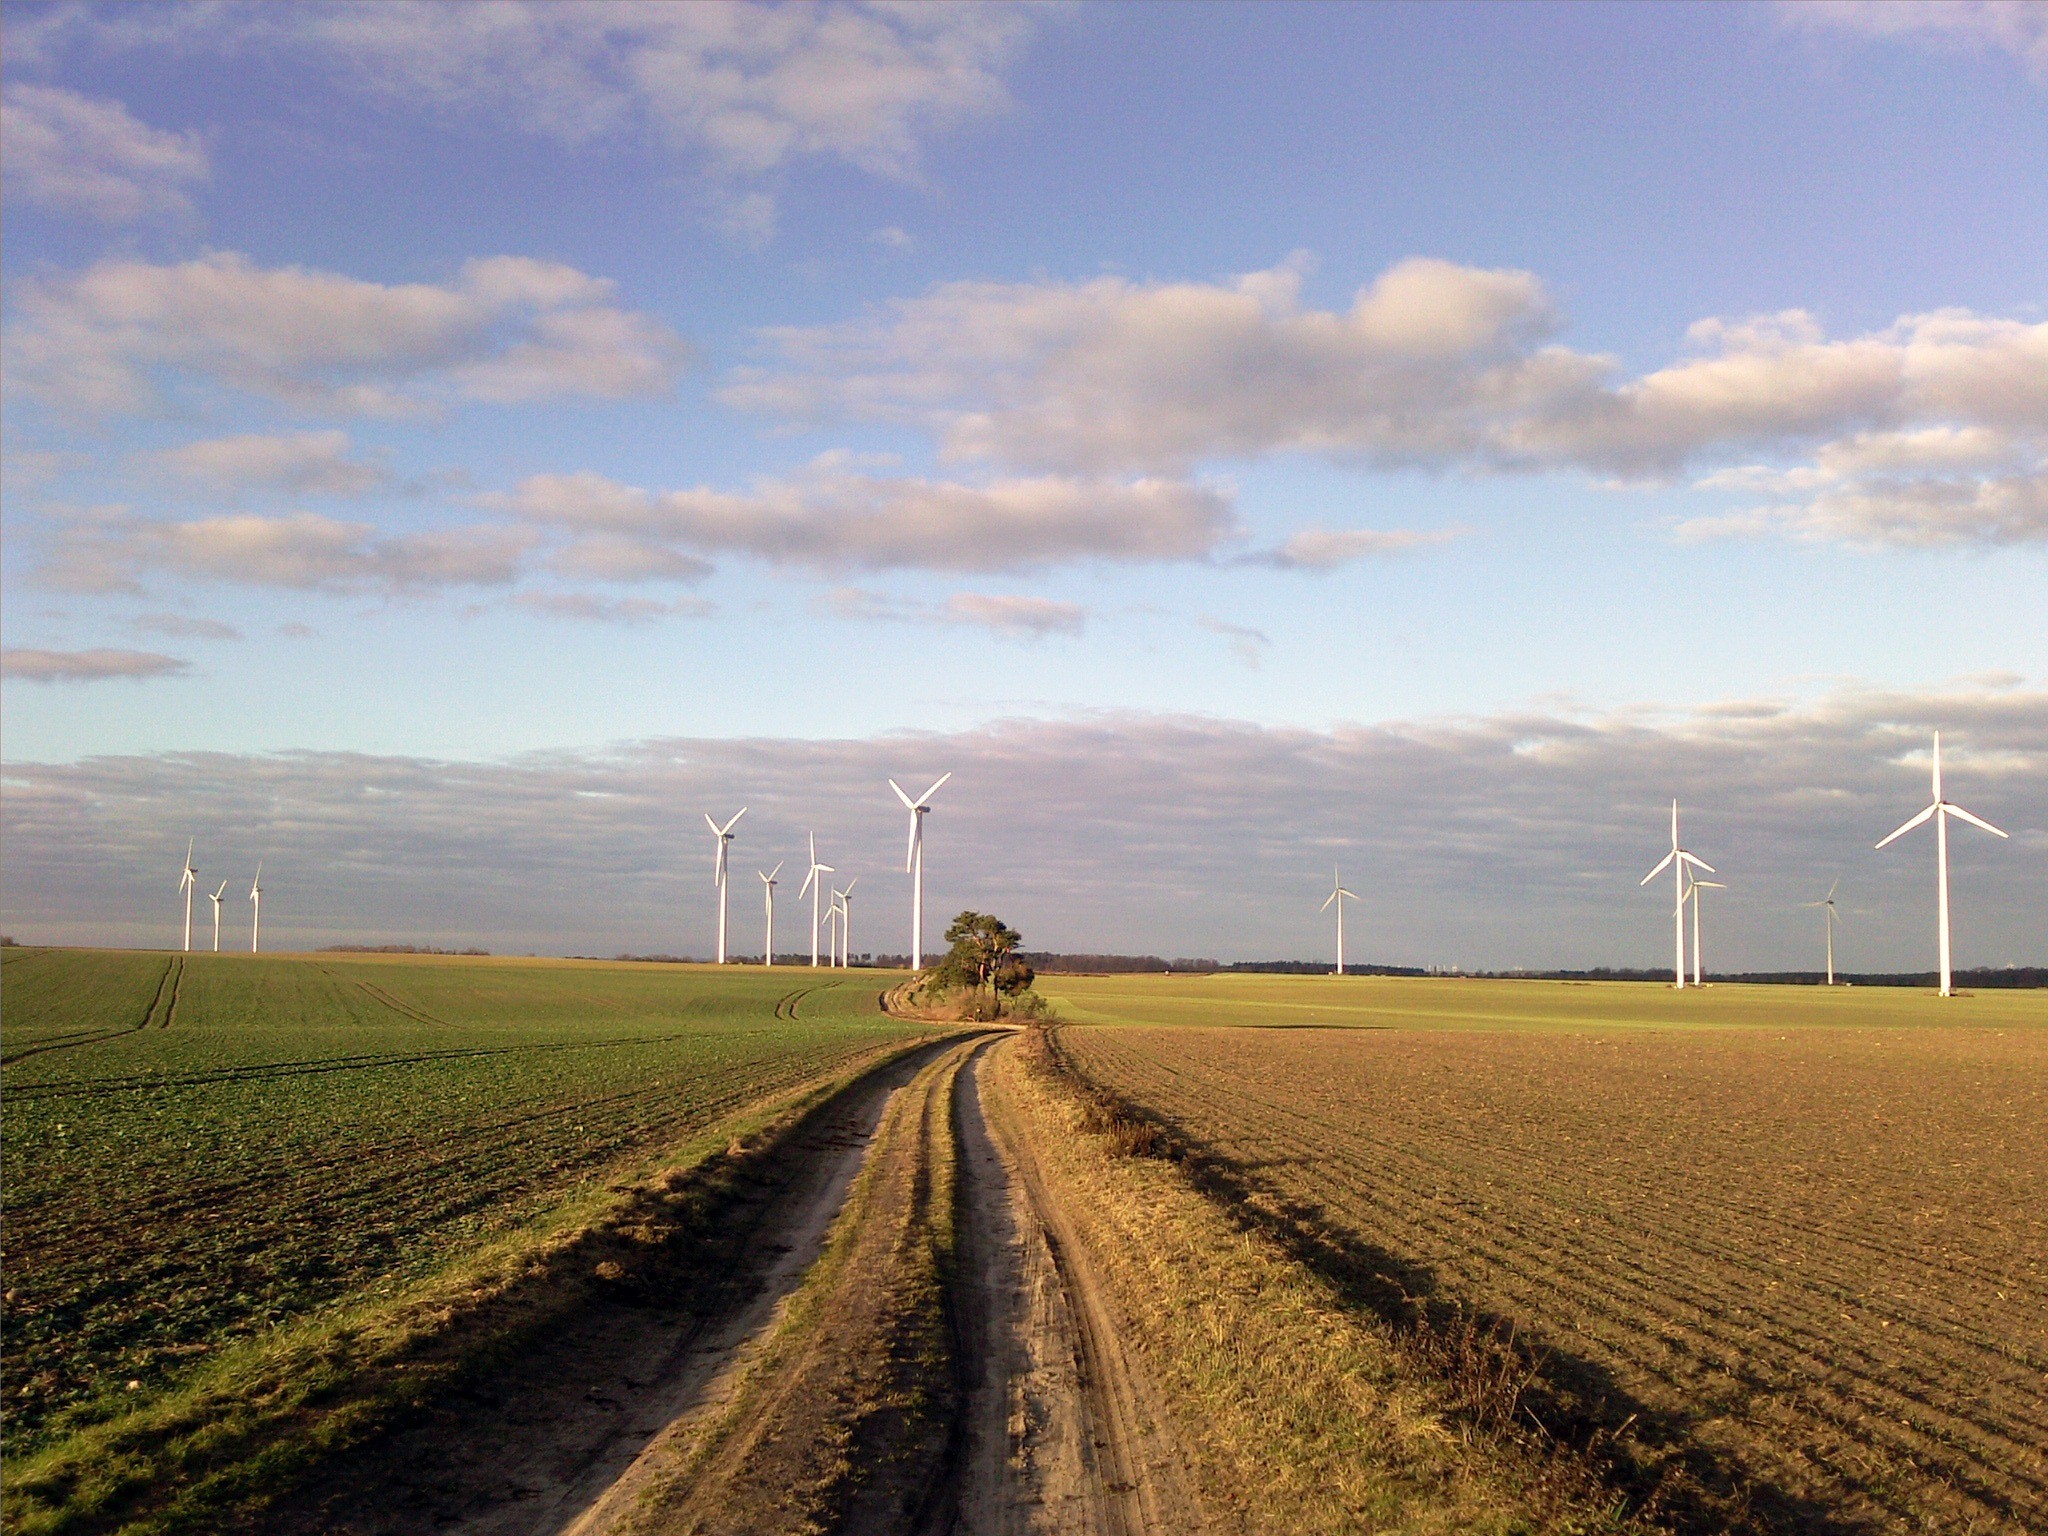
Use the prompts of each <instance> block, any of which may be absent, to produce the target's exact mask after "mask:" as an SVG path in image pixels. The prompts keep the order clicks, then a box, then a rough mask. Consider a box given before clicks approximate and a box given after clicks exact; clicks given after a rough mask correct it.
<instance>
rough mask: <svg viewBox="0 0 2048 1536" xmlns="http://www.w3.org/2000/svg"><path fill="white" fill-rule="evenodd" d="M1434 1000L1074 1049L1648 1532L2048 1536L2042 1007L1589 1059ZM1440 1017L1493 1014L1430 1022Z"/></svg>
mask: <svg viewBox="0 0 2048 1536" xmlns="http://www.w3.org/2000/svg"><path fill="white" fill-rule="evenodd" d="M1115 985H1116V986H1117V987H1119V988H1122V989H1124V993H1125V995H1127V996H1128V995H1131V994H1130V992H1129V989H1128V984H1126V983H1123V982H1121V981H1119V982H1117V983H1116V984H1115ZM1322 985H1323V986H1324V988H1325V989H1326V990H1325V993H1324V996H1325V997H1328V998H1331V999H1332V1000H1333V1001H1339V1002H1344V1003H1346V1004H1348V1006H1350V1007H1351V1008H1353V1009H1356V1010H1364V1009H1370V1008H1372V1007H1374V1006H1375V1005H1374V1004H1371V1003H1365V1002H1362V1001H1356V1002H1354V1001H1352V1000H1357V999H1362V998H1364V997H1367V996H1369V995H1370V993H1371V984H1365V983H1332V982H1330V981H1328V980H1323V982H1322ZM1430 985H1431V984H1427V983H1424V984H1402V985H1400V986H1397V987H1396V988H1394V989H1392V990H1389V991H1385V992H1382V993H1381V994H1380V996H1379V1000H1378V1006H1380V1007H1383V1008H1384V1010H1385V1012H1386V1013H1387V1015H1389V1016H1390V1022H1396V1021H1401V1020H1403V1019H1405V1027H1391V1028H1379V1029H1373V1028H1355V1027H1352V1028H1347V1027H1331V1028H1299V1027H1297V1028H1291V1029H1272V1028H1216V1027H1206V1026H1205V1027H1193V1026H1189V1027H1138V1026H1132V1027H1121V1028H1077V1027H1076V1028H1064V1029H1061V1030H1059V1031H1057V1033H1056V1036H1055V1039H1056V1046H1055V1055H1056V1056H1057V1058H1059V1059H1060V1060H1061V1061H1062V1062H1063V1063H1064V1064H1065V1065H1066V1066H1067V1067H1068V1068H1069V1069H1070V1070H1071V1071H1072V1072H1073V1073H1074V1074H1075V1075H1076V1077H1077V1078H1078V1079H1080V1080H1081V1081H1082V1082H1084V1083H1085V1084H1086V1085H1089V1086H1090V1087H1091V1088H1092V1089H1094V1090H1099V1092H1100V1093H1101V1094H1102V1096H1103V1100H1104V1102H1106V1103H1109V1104H1112V1105H1114V1106H1116V1113H1118V1114H1121V1115H1126V1116H1128V1120H1129V1125H1130V1126H1132V1127H1135V1128H1136V1130H1134V1131H1131V1132H1128V1134H1137V1135H1141V1136H1144V1137H1148V1138H1149V1137H1154V1136H1156V1137H1157V1139H1158V1144H1159V1146H1160V1148H1162V1149H1163V1150H1165V1151H1166V1152H1167V1153H1168V1154H1169V1155H1171V1156H1172V1157H1174V1158H1176V1159H1178V1160H1179V1163H1180V1165H1181V1166H1183V1167H1184V1168H1186V1169H1187V1170H1188V1172H1189V1175H1190V1177H1192V1178H1194V1179H1195V1180H1196V1181H1197V1182H1198V1183H1200V1184H1201V1185H1202V1187H1203V1188H1205V1189H1206V1190H1207V1192H1208V1193H1209V1194H1210V1195H1211V1196H1212V1198H1213V1199H1215V1200H1216V1201H1217V1202H1218V1204H1219V1206H1220V1207H1221V1208H1224V1209H1230V1210H1234V1211H1236V1212H1237V1213H1239V1215H1240V1216H1241V1218H1242V1219H1243V1220H1244V1221H1245V1222H1246V1223H1247V1224H1248V1227H1249V1228H1250V1229H1252V1230H1256V1231H1257V1232H1259V1233H1260V1234H1262V1235H1263V1236H1265V1237H1267V1238H1269V1239H1271V1240H1272V1241H1275V1242H1278V1243H1280V1244H1281V1245H1282V1246H1284V1247H1285V1248H1286V1249H1287V1250H1288V1251H1289V1252H1290V1253H1291V1254H1292V1255H1293V1256H1294V1257H1295V1258H1297V1259H1299V1260H1300V1261H1301V1262H1302V1263H1304V1264H1306V1265H1308V1266H1309V1267H1310V1268H1312V1269H1313V1270H1315V1271H1316V1272H1317V1273H1318V1274H1319V1275H1321V1276H1323V1277H1325V1278H1326V1279H1327V1280H1328V1282H1329V1283H1330V1284H1331V1286H1332V1287H1333V1288H1334V1289H1335V1291H1336V1293H1337V1294H1339V1295H1340V1296H1341V1297H1342V1298H1343V1301H1344V1304H1345V1305H1346V1306H1347V1307H1348V1308H1349V1309H1350V1311H1351V1312H1352V1313H1353V1314H1354V1315H1356V1316H1359V1317H1361V1318H1374V1319H1378V1320H1379V1321H1380V1322H1382V1323H1384V1324H1385V1325H1386V1326H1387V1327H1388V1328H1390V1329H1392V1330H1394V1332H1395V1335H1396V1336H1397V1337H1399V1338H1403V1339H1405V1341H1406V1342H1405V1345H1404V1348H1405V1350H1406V1351H1407V1353H1408V1354H1409V1355H1410V1356H1411V1357H1412V1358H1415V1359H1418V1360H1425V1361H1426V1360H1430V1359H1435V1360H1438V1361H1440V1362H1445V1363H1446V1364H1447V1365H1453V1364H1455V1359H1456V1357H1457V1355H1458V1354H1459V1352H1460V1349H1459V1347H1455V1346H1457V1345H1458V1340H1459V1339H1460V1338H1461V1337H1462V1338H1463V1339H1464V1340H1465V1341H1466V1344H1467V1346H1469V1347H1467V1348H1466V1350H1465V1352H1466V1353H1475V1352H1476V1357H1477V1358H1479V1359H1480V1360H1482V1361H1483V1360H1485V1359H1489V1358H1490V1359H1492V1360H1494V1361H1496V1362H1497V1363H1498V1369H1499V1370H1500V1371H1502V1372H1504V1373H1509V1374H1513V1373H1520V1375H1521V1378H1522V1379H1521V1385H1520V1387H1519V1390H1518V1391H1517V1392H1516V1393H1515V1395H1514V1402H1513V1415H1514V1419H1515V1422H1516V1424H1517V1425H1519V1426H1520V1427H1521V1428H1523V1429H1526V1430H1530V1431H1533V1432H1538V1433H1540V1435H1541V1436H1543V1437H1545V1438H1548V1439H1550V1440H1552V1441H1553V1442H1554V1443H1556V1444H1557V1445H1559V1446H1560V1447H1563V1448H1565V1449H1567V1450H1570V1451H1571V1452H1572V1453H1573V1454H1574V1455H1576V1456H1578V1457H1579V1458H1580V1459H1581V1460H1582V1461H1583V1462H1584V1463H1585V1464H1586V1465H1587V1466H1588V1467H1589V1468H1592V1469H1594V1470H1596V1471H1597V1473H1598V1475H1599V1476H1600V1477H1601V1478H1602V1479H1603V1480H1604V1481H1605V1482H1606V1483H1607V1485H1608V1486H1610V1487H1612V1488H1613V1489H1614V1490H1615V1491H1616V1492H1617V1493H1618V1494H1620V1495H1621V1496H1622V1497H1623V1498H1624V1500H1625V1501H1626V1506H1627V1507H1628V1508H1631V1509H1634V1510H1635V1511H1637V1512H1638V1513H1639V1514H1642V1515H1644V1516H1646V1517H1651V1518H1655V1519H1657V1520H1658V1521H1660V1522H1662V1523H1666V1524H1669V1525H1672V1526H1675V1527H1677V1528H1679V1529H1682V1530H1696V1531H1710V1530H1711V1531H1721V1530H1735V1531H1767V1532H1821V1533H1830V1532H1841V1533H1847V1532H1893V1531H1898V1532H1904V1531H1972V1532H1986V1533H1990V1532H2001V1533H2002V1532H2012V1533H2018V1532H2022V1531H2039V1530H2043V1529H2048V1028H2043V1027H2041V1026H2042V1025H2043V1024H2048V1017H2044V1016H2043V1010H2042V1007H2041V1003H2040V1001H2039V999H2038V997H2028V996H2022V997H2019V998H2016V999H2010V1000H2007V999H2000V1000H1998V1003H1997V1013H1996V1017H1995V1018H1994V1020H1993V1021H1992V1027H1973V1025H1972V1024H1970V1023H1969V1022H1957V1021H1959V1020H1961V1021H1967V1020H1970V1019H1971V1018H1972V1017H1974V1016H1975V1015H1973V1014H1972V1013H1970V1012H1967V1011H1962V1010H1964V1009H1967V1007H1968V1005H1970V1004H1972V1003H1974V1002H1975V1001H1977V1000H1976V999H1961V1000H1958V1001H1957V1007H1956V1008H1955V1009H1952V1010H1951V1011H1950V1012H1949V1013H1948V1014H1947V1015H1946V1017H1947V1019H1948V1020H1949V1022H1947V1023H1945V1024H1943V1025H1941V1026H1940V1027H1931V1028H1901V1027H1866V1028H1853V1027H1842V1026H1841V1024H1840V1023H1839V1022H1836V1023H1834V1024H1832V1025H1814V1024H1812V1023H1806V1024H1803V1025H1801V1026H1798V1027H1790V1028H1783V1029H1779V1028H1772V1027H1769V1025H1768V1024H1767V1023H1763V1022H1762V1021H1761V1020H1760V1019H1759V1011H1760V1010H1762V1009H1764V1008H1766V1006H1767V1004H1768V1001H1769V999H1765V1000H1762V1001H1761V1002H1760V1001H1759V999H1758V998H1756V997H1755V996H1752V997H1750V998H1749V999H1748V1000H1746V1001H1745V1000H1743V999H1741V998H1739V997H1735V996H1731V995H1730V994H1734V993H1736V992H1738V990H1741V989H1733V988H1726V989H1716V992H1715V993H1714V994H1712V995H1711V1001H1710V1006H1711V1007H1713V1008H1715V1009H1720V1010H1723V1011H1724V1012H1727V1013H1729V1014H1730V1015H1731V1019H1732V1018H1733V1017H1734V1016H1736V1015H1740V1016H1742V1017H1743V1018H1745V1019H1746V1020H1747V1021H1748V1023H1749V1024H1750V1026H1751V1027H1740V1028H1738V1027H1722V1028H1713V1029H1706V1030H1702V1029H1697V1028H1662V1029H1608V1030H1600V1031H1597V1032H1596V1031H1584V1030H1581V1031H1579V1032H1573V1031H1572V1030H1571V1029H1570V1028H1569V1026H1568V1024H1567V1023H1565V1022H1564V1021H1563V1020H1562V1019H1545V1020H1544V1021H1543V1027H1542V1028H1541V1029H1536V1030H1530V1029H1522V1030H1516V1029H1510V1028H1502V1027H1500V1022H1499V1020H1500V1017H1501V1015H1503V1014H1512V1012H1513V1009H1514V1006H1515V1005H1514V1003H1513V1002H1512V1000H1511V998H1510V996H1509V994H1506V993H1502V992H1500V991H1499V989H1496V991H1495V992H1494V993H1485V992H1482V991H1481V990H1480V989H1479V988H1477V987H1473V988H1471V989H1470V990H1466V991H1462V992H1461V991H1460V989H1459V984H1458V983H1437V984H1434V985H1435V987H1436V988H1437V992H1436V996H1435V997H1434V998H1429V997H1428V996H1427V994H1426V993H1425V992H1424V990H1423V989H1424V988H1426V987H1428V986H1430ZM1520 985H1523V986H1528V987H1534V986H1539V985H1540V984H1520ZM1333 988H1334V989H1337V990H1334V991H1333V990H1331V989H1333ZM1573 990H1574V991H1575V992H1577V993H1578V995H1581V996H1583V995H1587V994H1591V996H1592V997H1593V998H1596V999H1598V998H1601V997H1602V996H1603V993H1604V992H1605V989H1600V988H1590V989H1573ZM1771 990H1772V992H1773V993H1776V992H1777V991H1779V990H1780V989H1771ZM1783 990H1786V991H1802V992H1807V993H1811V992H1814V991H1816V990H1818V989H1783ZM1561 994H1562V995H1563V996H1564V997H1565V1000H1566V1002H1567V1004H1568V1003H1569V1001H1570V997H1571V993H1566V992H1564V989H1556V988H1552V989H1548V990H1547V991H1546V993H1545V994H1544V996H1543V998H1542V1001H1543V1003H1544V1004H1545V1005H1546V1006H1547V1005H1548V1004H1549V1003H1550V1002H1552V1001H1554V1000H1556V999H1557V998H1558V997H1559V996H1560V995H1561ZM1228 995H1229V994H1227V993H1225V994H1222V995H1221V997H1219V998H1218V1005H1219V1006H1221V1004H1222V1002H1223V1001H1224V999H1227V997H1228ZM1307 996H1308V997H1309V998H1310V999H1311V1000H1308V1001H1304V1000H1303V999H1304V994H1302V993H1300V992H1299V991H1295V992H1292V993H1286V992H1279V991H1277V989H1276V994H1275V1001H1277V1002H1278V1003H1280V1005H1281V1006H1285V1007H1287V1008H1289V1009H1299V1010H1301V1011H1303V1012H1308V1011H1310V1010H1316V1009H1317V1004H1316V1003H1315V1002H1314V1001H1313V1000H1312V998H1313V994H1308V995H1307ZM1419 998H1420V999H1423V1001H1421V1002H1418V1001H1417V999H1419ZM1504 999H1507V1000H1505V1001H1504ZM1158 1002H1159V1000H1158V999H1157V998H1153V999H1150V1000H1147V1001H1146V1002H1145V1006H1146V1007H1156V1006H1157V1005H1158ZM1796 1002H1797V1005H1798V1006H1799V1007H1804V1008H1816V1007H1818V1008H1823V1009H1829V1008H1832V1009H1837V1010H1839V1009H1841V1008H1842V1007H1844V1006H1846V1005H1844V1004H1843V1003H1842V1002H1841V1001H1840V1000H1838V999H1820V1000H1817V1001H1816V1000H1813V999H1809V998H1799V999H1797V1000H1796ZM1608 1006H1623V1000H1622V999H1618V998H1617V999H1615V1000H1614V1001H1613V1002H1611V1003H1610V1004H1608ZM1626 1006H1628V1007H1632V1008H1636V1009H1637V1010H1638V1011H1639V1012H1643V1013H1649V1012H1651V1011H1652V1005H1651V1004H1650V1003H1649V1002H1647V1001H1644V1000H1641V999H1639V1000H1638V1001H1637V1002H1636V1003H1632V1004H1626ZM1867 1006H1868V1007H1869V1008H1871V1009H1881V1008H1884V1007H1887V1006H1889V1005H1888V1004H1886V1003H1884V1002H1882V1001H1878V1000H1869V1001H1868V1002H1867ZM1923 1006H1924V1005H1923V1002H1922V1000H1919V999H1906V1000H1902V1001H1901V1002H1900V1003H1899V1004H1898V1007H1899V1008H1900V1009H1902V1010H1906V1009H1915V1010H1917V1009H1920V1008H1922V1007H1923ZM1432 1008H1437V1009H1441V1010H1443V1012H1444V1013H1449V1012H1452V1011H1456V1012H1459V1013H1462V1014H1464V1015H1466V1017H1464V1018H1460V1019H1459V1020H1458V1021H1457V1023H1456V1025H1455V1026H1454V1027H1451V1028H1441V1027H1439V1028H1417V1027H1414V1025H1415V1023H1416V1021H1417V1016H1418V1015H1419V1014H1424V1015H1426V1014H1427V1013H1428V1011H1429V1010H1430V1009H1432ZM1159 1011H1161V1012H1165V1011H1166V1010H1165V1009H1163V1008H1162V1009H1160V1010H1159ZM1319 1011H1321V1012H1323V1014H1324V1015H1325V1016H1326V1017H1327V1016H1328V1015H1329V1014H1330V1013H1331V1012H1332V1011H1334V1010H1333V1009H1331V1008H1330V1007H1329V1006H1328V1005H1325V1006H1324V1007H1323V1008H1322V1009H1321V1010H1319ZM1487 1013H1492V1014H1494V1015H1495V1017H1496V1023H1495V1025H1494V1027H1492V1028H1487V1027H1482V1026H1479V1025H1477V1024H1476V1023H1475V1022H1474V1020H1473V1017H1472V1016H1474V1015H1483V1014H1487ZM1155 1016H1156V1015H1155ZM1208 1016H1211V1017H1213V1013H1211V1014H1210V1015H1208ZM1843 1016H1844V1015H1843V1013H1842V1012H1840V1011H1837V1012H1835V1014H1834V1018H1835V1020H1837V1021H1839V1020H1840V1019H1841V1018H1842V1017H1843ZM1312 1017H1313V1013H1311V1018H1312ZM1352 1017H1357V1012H1355V1011H1354V1012H1353V1013H1352ZM1527 1017H1528V1016H1527V1015H1524V1020H1526V1018H1527ZM1670 1017H1671V1015H1670V1014H1668V1013H1667V1014H1666V1015H1665V1018H1666V1019H1667V1020H1668V1019H1669V1018H1670ZM1877 1017H1879V1018H1880V1022H1883V1020H1882V1017H1881V1016H1877ZM1763 1018H1765V1019H1767V1018H1768V1013H1767V1012H1764V1013H1763ZM1440 1019H1441V1014H1440V1015H1439V1020H1440ZM1304 1022H1307V1021H1306V1020H1304ZM1759 1026H1760V1027H1759Z"/></svg>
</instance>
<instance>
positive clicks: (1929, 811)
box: [1877, 804, 1941, 848]
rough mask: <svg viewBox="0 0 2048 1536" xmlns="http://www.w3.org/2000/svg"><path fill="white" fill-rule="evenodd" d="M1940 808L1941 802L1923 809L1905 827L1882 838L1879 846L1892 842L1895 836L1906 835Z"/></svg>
mask: <svg viewBox="0 0 2048 1536" xmlns="http://www.w3.org/2000/svg"><path fill="white" fill-rule="evenodd" d="M1940 809H1941V807H1940V805H1939V804H1935V805H1930V806H1929V807H1927V809H1926V810H1924V811H1922V812H1921V813H1920V814H1919V815H1918V816H1915V817H1914V818H1913V819H1912V820H1911V821H1909V822H1907V823H1906V824H1905V825H1904V826H1903V827H1900V828H1899V829H1898V830H1897V831H1896V832H1893V833H1891V834H1889V835H1888V836H1886V837H1885V838H1883V839H1882V840H1880V841H1879V843H1878V844H1877V846H1878V847H1880V848H1882V847H1883V846H1884V845H1885V844H1886V843H1888V842H1890V841H1891V840H1892V839H1893V838H1895V837H1904V836H1905V835H1906V834H1907V833H1908V832H1910V831H1912V830H1913V829H1914V828H1915V827H1917V826H1919V825H1920V824H1921V823H1922V822H1924V821H1925V820H1927V818H1928V817H1930V816H1932V815H1933V814H1934V813H1935V812H1936V811H1938V810H1940Z"/></svg>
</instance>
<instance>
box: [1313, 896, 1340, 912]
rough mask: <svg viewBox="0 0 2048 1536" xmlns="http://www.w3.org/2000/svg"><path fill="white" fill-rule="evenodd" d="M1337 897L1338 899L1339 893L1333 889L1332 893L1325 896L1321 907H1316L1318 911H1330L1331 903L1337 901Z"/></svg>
mask: <svg viewBox="0 0 2048 1536" xmlns="http://www.w3.org/2000/svg"><path fill="white" fill-rule="evenodd" d="M1336 899H1337V893H1336V892H1335V891H1332V892H1330V894H1329V895H1327V896H1325V897H1324V898H1323V904H1322V905H1321V906H1320V907H1317V908H1316V910H1317V911H1318V912H1327V911H1329V910H1330V903H1331V902H1333V901H1335V900H1336Z"/></svg>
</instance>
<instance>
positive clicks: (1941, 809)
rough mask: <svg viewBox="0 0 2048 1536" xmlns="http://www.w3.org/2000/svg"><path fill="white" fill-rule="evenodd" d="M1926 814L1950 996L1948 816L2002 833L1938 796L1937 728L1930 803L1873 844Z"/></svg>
mask: <svg viewBox="0 0 2048 1536" xmlns="http://www.w3.org/2000/svg"><path fill="white" fill-rule="evenodd" d="M1930 816H1932V817H1933V818H1934V889H1935V907H1936V909H1937V911H1938V912H1939V913H1940V921H1941V995H1942V996H1943V997H1952V996H1954V995H1955V989H1954V987H1953V986H1952V985H1951V984H1950V976H1949V965H1948V819H1949V817H1951V816H1954V817H1957V818H1958V819H1960V820H1963V821H1967V822H1968V823H1969V824H1970V825H1971V826H1973V827H1980V828H1982V829H1983V830H1984V831H1986V832H1989V833H1990V834H1991V835H1992V836H1993V837H2004V836H2005V834H2004V833H2003V832H2001V831H1999V830H1998V828H1996V827H1994V826H1993V825H1991V823H1990V822H1988V821H1985V820H1984V819H1982V818H1981V817H1977V816H1972V815H1971V814H1970V813H1969V812H1968V811H1966V810H1964V809H1963V808H1962V807H1961V806H1960V805H1957V804H1955V803H1954V802H1953V801H1949V800H1944V799H1942V798H1941V732H1939V731H1936V732H1935V733H1934V803H1933V804H1932V805H1930V806H1928V807H1927V809H1926V810H1924V811H1922V812H1921V813H1920V814H1919V815H1918V816H1915V817H1914V818H1913V819H1912V820H1911V821H1909V822H1907V823H1906V824H1905V825H1904V826H1902V827H1900V828H1899V829H1898V830H1897V831H1896V832H1894V833H1892V834H1891V836H1890V837H1887V838H1885V840H1884V842H1881V843H1879V844H1878V845H1877V846H1878V847H1880V848H1882V847H1883V846H1884V844H1885V843H1888V842H1890V841H1891V840H1892V838H1895V837H1903V836H1904V835H1905V834H1906V833H1908V832H1910V831H1912V830H1913V829H1914V828H1915V827H1917V826H1919V825H1920V823H1921V822H1923V821H1925V820H1927V818H1928V817H1930Z"/></svg>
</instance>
